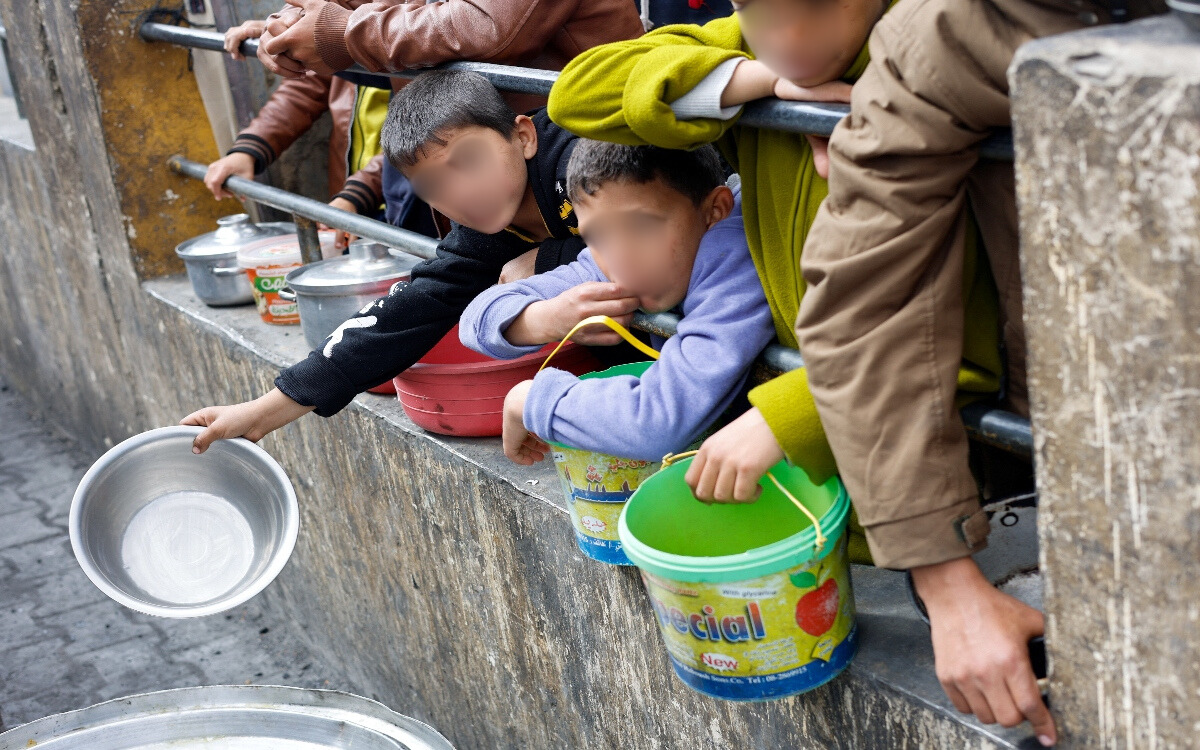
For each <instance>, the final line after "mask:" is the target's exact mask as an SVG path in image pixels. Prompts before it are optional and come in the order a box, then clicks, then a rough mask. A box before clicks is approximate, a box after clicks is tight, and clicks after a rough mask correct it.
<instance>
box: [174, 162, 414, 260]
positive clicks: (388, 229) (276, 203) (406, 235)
mask: <svg viewBox="0 0 1200 750" xmlns="http://www.w3.org/2000/svg"><path fill="white" fill-rule="evenodd" d="M167 164H168V166H170V168H171V170H172V171H174V172H177V173H179V174H181V175H184V176H185V177H191V178H193V179H196V180H202V179H204V173H205V172H206V171H207V170H208V166H207V165H205V164H201V163H200V162H196V161H192V160H190V159H185V158H183V157H182V156H172V157H171V158H170V159H169V160H168V161H167ZM225 189H226V190H228V191H229V192H231V193H234V194H236V195H239V196H242V197H243V198H249V199H250V200H254V201H258V202H259V203H265V204H267V205H268V206H273V207H274V208H278V209H279V210H280V211H287V212H288V213H292V214H299V215H300V216H304V217H306V218H309V219H313V220H315V221H319V222H321V223H322V224H325V225H327V226H330V227H333V228H334V229H343V230H345V231H347V232H349V233H350V234H354V235H357V236H359V237H363V238H365V239H368V240H375V241H376V242H382V243H383V244H385V245H388V246H389V247H394V248H397V249H399V250H403V251H405V252H407V253H412V254H413V255H416V256H417V257H419V258H432V257H434V255H435V253H436V250H437V240H433V239H430V238H429V237H426V236H424V235H421V234H417V233H416V232H410V231H408V230H407V229H400V228H399V227H394V226H392V225H391V224H385V223H384V222H382V221H375V220H374V219H368V218H367V217H365V216H359V215H358V214H352V213H350V212H349V211H342V210H341V209H337V208H334V207H333V206H330V205H329V204H327V203H322V202H321V201H315V200H312V199H311V198H305V197H304V196H302V195H296V194H295V193H289V192H288V191H286V190H280V189H279V188H275V187H271V186H269V185H262V184H259V183H257V182H255V181H254V180H247V179H245V178H243V177H230V178H229V179H227V180H226V181H225Z"/></svg>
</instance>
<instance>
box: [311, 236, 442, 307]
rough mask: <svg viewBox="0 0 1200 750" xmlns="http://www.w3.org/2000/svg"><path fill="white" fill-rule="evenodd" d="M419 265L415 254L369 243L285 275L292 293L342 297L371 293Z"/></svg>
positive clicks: (354, 244) (355, 244)
mask: <svg viewBox="0 0 1200 750" xmlns="http://www.w3.org/2000/svg"><path fill="white" fill-rule="evenodd" d="M420 262H421V259H420V258H418V257H416V256H415V255H409V254H408V253H405V252H402V251H400V250H396V249H394V248H390V247H388V246H387V245H383V244H380V243H378V242H373V241H371V240H355V241H354V242H351V243H350V253H349V254H348V255H343V256H341V257H340V258H330V259H329V260H323V261H320V262H318V263H310V264H308V265H307V266H304V267H303V268H299V269H297V270H295V271H292V272H291V273H289V274H288V277H287V283H288V286H289V287H291V288H292V290H293V291H296V292H300V293H303V294H325V295H334V294H337V295H344V294H358V293H361V292H373V291H378V290H380V287H382V286H385V285H386V286H390V285H391V284H392V283H393V282H395V281H398V280H400V279H404V278H407V277H408V275H409V272H410V271H411V270H412V268H413V266H415V265H417V264H418V263H420Z"/></svg>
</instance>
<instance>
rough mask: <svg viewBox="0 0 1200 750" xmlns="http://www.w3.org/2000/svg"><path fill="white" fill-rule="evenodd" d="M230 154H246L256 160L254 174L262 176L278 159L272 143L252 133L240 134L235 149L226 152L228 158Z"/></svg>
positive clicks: (234, 145)
mask: <svg viewBox="0 0 1200 750" xmlns="http://www.w3.org/2000/svg"><path fill="white" fill-rule="evenodd" d="M229 154H246V155H248V156H249V157H250V158H251V159H254V174H262V173H263V172H264V171H265V170H266V168H267V167H269V166H271V163H272V162H273V161H275V159H276V158H278V154H276V153H275V149H274V147H273V146H271V144H270V143H267V141H266V140H264V139H263V138H260V137H259V136H257V135H254V134H252V133H239V134H238V137H237V138H235V139H234V141H233V147H232V148H230V149H229V151H227V152H225V155H226V156H228V155H229Z"/></svg>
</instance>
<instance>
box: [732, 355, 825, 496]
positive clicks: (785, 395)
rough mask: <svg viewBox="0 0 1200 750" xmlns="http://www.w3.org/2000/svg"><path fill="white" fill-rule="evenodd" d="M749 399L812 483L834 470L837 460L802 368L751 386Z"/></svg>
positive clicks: (780, 443)
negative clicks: (753, 386)
mask: <svg viewBox="0 0 1200 750" xmlns="http://www.w3.org/2000/svg"><path fill="white" fill-rule="evenodd" d="M749 399H750V403H751V404H752V405H754V406H755V407H757V408H758V411H759V413H761V414H762V416H763V419H764V420H766V422H767V426H768V427H770V428H771V434H773V435H774V436H775V439H776V440H777V441H779V447H781V448H783V453H784V455H786V456H787V458H788V460H789V461H791V462H792V463H793V464H795V465H796V466H799V467H800V468H802V469H804V471H805V472H806V473H807V474H808V477H809V479H811V480H812V481H813V483H815V484H824V483H825V482H826V481H827V480H828V479H829V478H830V477H831V476H833V475H834V474H836V473H837V462H836V461H834V458H833V451H831V450H830V448H829V441H828V440H827V439H826V437H825V429H824V428H823V427H822V426H821V418H820V416H818V415H817V405H816V403H814V402H813V397H812V394H810V393H809V391H808V372H807V371H806V370H805V369H804V368H800V369H799V370H792V371H791V372H786V373H784V374H783V375H780V376H779V377H777V378H774V379H773V380H768V381H767V382H766V383H763V384H762V385H760V386H758V387H756V388H753V389H752V390H751V391H750V394H749Z"/></svg>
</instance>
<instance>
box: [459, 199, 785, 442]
mask: <svg viewBox="0 0 1200 750" xmlns="http://www.w3.org/2000/svg"><path fill="white" fill-rule="evenodd" d="M608 280H609V279H608V278H607V277H606V276H605V275H604V273H603V272H601V270H600V269H599V267H597V266H596V263H595V261H593V260H592V254H591V250H584V251H583V252H582V253H580V255H579V258H578V260H576V261H575V262H574V263H570V264H568V265H565V266H560V267H558V268H556V269H554V270H553V271H550V272H548V273H543V274H538V275H537V276H533V277H531V278H529V279H526V280H524V281H517V282H514V283H511V284H503V285H500V286H495V287H492V288H491V289H489V290H488V291H486V292H484V293H483V294H481V295H479V296H478V297H476V298H475V301H474V302H472V303H471V304H470V305H469V306H468V307H467V310H466V312H464V313H463V315H462V319H461V320H460V321H459V332H460V338H461V340H462V343H463V344H464V345H466V346H469V347H470V348H472V349H474V350H475V351H478V352H481V353H483V354H486V355H488V356H490V357H496V358H498V359H511V358H513V357H519V356H521V355H523V354H528V353H530V352H534V351H537V350H538V348H539V347H537V346H513V345H512V344H510V343H509V342H508V341H507V340H506V339H505V338H504V331H505V329H507V328H508V326H509V324H510V323H512V321H513V320H515V319H516V318H517V316H518V315H520V314H521V312H522V311H523V310H524V309H525V308H526V307H528V306H529V305H531V304H533V303H534V302H537V301H539V300H546V299H551V298H553V297H555V296H557V295H559V294H562V293H563V292H565V291H567V290H568V289H570V288H571V287H573V286H576V285H578V284H582V283H584V282H588V281H608ZM681 307H682V312H683V319H682V320H681V321H680V323H679V328H678V331H677V333H676V335H675V336H673V337H671V338H670V339H667V340H666V342H665V343H662V344H661V346H660V347H659V348H660V349H661V352H662V354H661V357H660V358H659V360H658V361H657V362H656V363H655V364H654V365H653V366H651V367H650V368H649V369H648V370H646V372H645V374H643V375H642V377H640V378H637V377H633V376H628V375H625V376H620V377H612V378H597V379H590V380H580V379H579V378H577V377H575V376H574V375H572V374H570V373H568V372H564V371H563V370H556V369H554V368H552V367H547V368H546V369H545V370H542V371H541V372H540V373H538V375H537V377H536V378H534V381H533V388H531V389H530V391H529V398H528V399H527V400H526V402H525V413H524V421H525V427H526V429H528V430H529V431H530V432H532V433H534V434H535V435H538V436H539V437H541V438H542V439H544V440H550V441H553V442H557V443H563V444H565V445H570V446H573V447H576V448H581V449H584V450H592V451H596V452H598V453H606V454H609V455H613V456H621V457H624V458H634V459H642V460H650V461H657V460H659V459H661V458H662V457H663V456H664V455H665V454H667V453H672V452H677V451H680V450H683V449H684V448H686V447H687V446H688V445H689V444H690V443H692V442H693V441H694V440H696V438H698V437H699V436H700V434H701V433H702V432H703V431H704V430H705V429H706V428H707V427H708V426H709V425H711V424H712V423H713V422H715V421H716V419H717V417H719V416H720V415H721V412H722V411H724V410H725V408H726V407H727V406H729V404H730V403H731V402H732V401H733V399H734V398H735V397H736V396H737V394H738V391H739V390H740V389H741V387H742V385H743V384H744V383H745V381H746V377H747V375H748V374H749V371H750V365H751V363H752V362H753V361H754V358H755V357H757V356H758V354H759V352H761V351H762V350H763V348H764V347H765V346H766V345H767V343H768V342H770V341H771V339H772V338H774V335H775V329H774V325H773V323H772V322H771V310H770V308H769V307H768V306H767V300H766V297H765V296H764V294H763V289H762V285H761V283H760V282H759V280H758V274H757V272H756V271H755V269H754V263H753V261H752V260H751V258H750V250H749V248H748V247H747V246H746V232H745V229H744V227H743V224H742V206H741V201H740V200H739V201H738V202H737V203H736V205H735V207H734V211H733V213H732V214H731V215H730V216H729V218H727V219H725V220H723V221H721V222H719V223H718V224H716V225H715V226H713V228H712V229H710V230H709V231H708V232H707V233H706V234H705V235H704V238H703V239H702V240H701V242H700V249H699V251H698V252H697V254H696V262H695V264H694V265H693V266H692V274H691V280H690V282H689V284H688V292H687V297H686V298H684V300H683V304H682V305H681ZM657 345H658V342H656V346H657Z"/></svg>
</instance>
